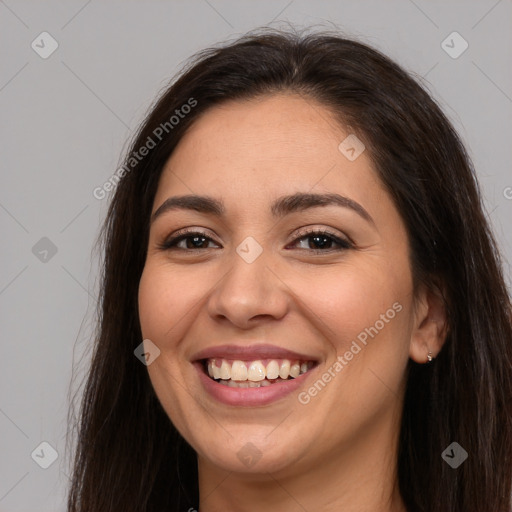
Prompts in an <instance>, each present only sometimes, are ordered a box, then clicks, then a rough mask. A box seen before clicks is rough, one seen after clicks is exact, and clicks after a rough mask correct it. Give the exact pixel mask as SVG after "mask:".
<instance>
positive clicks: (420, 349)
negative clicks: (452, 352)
mask: <svg viewBox="0 0 512 512" xmlns="http://www.w3.org/2000/svg"><path fill="white" fill-rule="evenodd" d="M447 333H448V323H447V318H446V307H445V304H444V300H443V295H442V288H441V286H439V285H438V284H437V283H435V284H434V286H433V287H432V288H430V287H427V286H426V285H424V284H422V285H420V288H419V290H418V293H417V297H416V299H415V305H414V321H413V329H412V334H411V342H410V346H409V356H410V357H411V359H413V360H414V361H416V362H417V363H427V362H428V354H429V353H430V354H431V356H432V359H434V358H435V357H436V356H437V354H439V352H440V351H441V348H442V347H443V345H444V342H445V340H446V335H447Z"/></svg>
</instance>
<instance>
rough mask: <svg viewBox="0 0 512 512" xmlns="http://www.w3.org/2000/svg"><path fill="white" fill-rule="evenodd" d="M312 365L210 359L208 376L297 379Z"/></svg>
mask: <svg viewBox="0 0 512 512" xmlns="http://www.w3.org/2000/svg"><path fill="white" fill-rule="evenodd" d="M219 363H220V364H219ZM312 364H313V363H311V362H307V361H303V362H301V361H294V362H293V364H292V363H291V361H290V360H289V359H281V360H279V361H278V360H276V359H271V360H269V361H268V362H267V364H266V366H265V365H264V364H263V362H262V361H261V360H257V361H240V360H236V361H231V362H230V361H228V360H227V359H220V360H219V359H208V374H209V375H210V377H212V378H214V379H222V380H229V379H231V380H236V381H245V380H249V381H252V382H258V381H262V380H264V379H265V378H267V379H277V378H279V377H280V378H281V379H287V378H288V377H292V378H295V377H298V376H299V375H300V374H302V373H306V372H307V371H308V370H309V369H310V368H311V366H312Z"/></svg>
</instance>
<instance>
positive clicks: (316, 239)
mask: <svg viewBox="0 0 512 512" xmlns="http://www.w3.org/2000/svg"><path fill="white" fill-rule="evenodd" d="M302 240H305V241H306V247H300V248H301V249H306V250H307V249H311V250H312V251H313V252H316V253H320V252H333V251H343V250H346V249H351V248H353V244H352V243H351V242H349V241H348V240H344V239H342V238H340V237H339V236H337V235H335V234H334V233H331V232H329V231H327V230H325V229H323V230H316V231H307V232H302V233H300V235H299V236H298V237H297V238H296V239H295V240H294V241H293V244H296V243H297V242H299V243H302V242H301V241H302ZM333 243H334V245H337V246H338V248H337V249H336V248H333V247H332V246H333Z"/></svg>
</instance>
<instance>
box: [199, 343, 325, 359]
mask: <svg viewBox="0 0 512 512" xmlns="http://www.w3.org/2000/svg"><path fill="white" fill-rule="evenodd" d="M213 358H223V359H241V360H246V361H252V360H256V359H293V360H300V361H316V360H317V358H316V357H311V356H309V355H306V354H299V353H298V352H294V351H293V350H288V349H284V348H281V347H278V346H276V345H270V344H264V343H263V344H258V345H217V346H215V347H209V348H205V349H203V350H201V351H199V352H197V353H196V354H194V355H193V356H192V361H198V360H201V359H213Z"/></svg>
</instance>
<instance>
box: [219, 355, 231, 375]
mask: <svg viewBox="0 0 512 512" xmlns="http://www.w3.org/2000/svg"><path fill="white" fill-rule="evenodd" d="M220 378H221V379H225V380H227V379H231V365H230V364H229V363H228V362H227V361H226V360H225V359H223V360H222V364H221V365H220Z"/></svg>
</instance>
